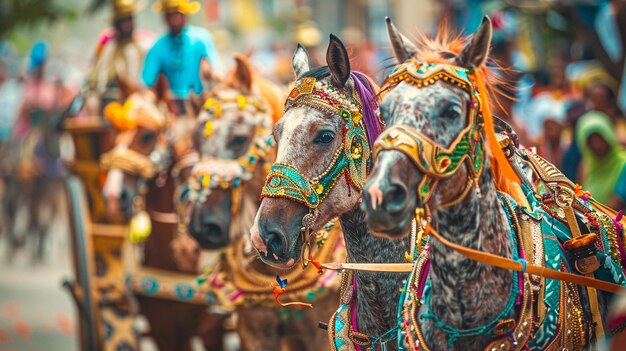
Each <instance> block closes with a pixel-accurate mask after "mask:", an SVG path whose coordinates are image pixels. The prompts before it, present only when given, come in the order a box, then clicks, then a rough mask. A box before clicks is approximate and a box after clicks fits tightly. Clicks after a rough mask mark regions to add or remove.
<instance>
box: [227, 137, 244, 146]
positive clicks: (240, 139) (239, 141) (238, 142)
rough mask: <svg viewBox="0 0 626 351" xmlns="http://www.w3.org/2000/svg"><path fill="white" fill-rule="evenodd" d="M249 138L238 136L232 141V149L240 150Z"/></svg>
mask: <svg viewBox="0 0 626 351" xmlns="http://www.w3.org/2000/svg"><path fill="white" fill-rule="evenodd" d="M246 140H248V138H247V137H246V136H245V135H237V136H235V137H234V138H233V139H232V140H231V141H230V145H229V146H230V147H231V148H239V147H242V146H243V145H244V144H245V143H246Z"/></svg>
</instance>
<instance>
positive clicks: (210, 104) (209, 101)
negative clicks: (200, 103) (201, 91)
mask: <svg viewBox="0 0 626 351" xmlns="http://www.w3.org/2000/svg"><path fill="white" fill-rule="evenodd" d="M215 102H216V101H215V99H214V98H210V99H206V101H205V102H204V108H205V109H207V110H208V109H211V108H213V106H215Z"/></svg>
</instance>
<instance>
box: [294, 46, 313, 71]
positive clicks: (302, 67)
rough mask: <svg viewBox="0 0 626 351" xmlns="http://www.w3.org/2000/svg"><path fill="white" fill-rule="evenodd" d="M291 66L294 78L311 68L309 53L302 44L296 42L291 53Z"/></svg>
mask: <svg viewBox="0 0 626 351" xmlns="http://www.w3.org/2000/svg"><path fill="white" fill-rule="evenodd" d="M291 66H292V67H293V71H294V72H295V73H296V78H297V77H300V76H301V75H302V74H303V73H305V72H308V71H310V70H311V65H310V64H309V54H307V52H306V49H305V48H304V46H302V45H300V44H298V47H297V48H296V51H295V52H294V53H293V58H292V59H291Z"/></svg>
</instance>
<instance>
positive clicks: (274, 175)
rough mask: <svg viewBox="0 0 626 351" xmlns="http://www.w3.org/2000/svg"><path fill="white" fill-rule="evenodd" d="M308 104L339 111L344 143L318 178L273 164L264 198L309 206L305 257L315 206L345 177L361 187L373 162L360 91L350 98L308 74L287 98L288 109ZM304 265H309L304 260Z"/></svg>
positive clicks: (304, 228) (304, 230)
mask: <svg viewBox="0 0 626 351" xmlns="http://www.w3.org/2000/svg"><path fill="white" fill-rule="evenodd" d="M296 106H306V107H312V108H315V109H318V110H321V111H323V112H325V113H327V114H339V116H341V117H342V119H343V135H342V143H341V145H340V146H339V147H338V148H337V150H336V151H335V154H334V156H333V158H332V160H331V162H330V164H329V165H328V166H327V167H326V169H325V170H324V171H323V172H322V173H321V174H318V175H317V176H315V177H312V178H309V177H307V176H305V175H304V174H303V173H302V172H301V171H300V170H298V169H297V168H296V167H295V166H293V165H290V164H286V163H274V164H273V165H272V166H271V167H270V170H269V174H268V176H267V180H266V182H265V186H264V187H263V190H262V192H261V198H265V197H268V198H285V199H289V200H292V201H296V202H298V203H301V204H303V205H305V206H306V207H308V209H309V213H307V214H306V215H305V216H304V217H303V218H302V229H301V235H302V242H303V247H302V257H303V258H306V257H309V253H310V251H311V240H310V237H311V235H312V234H313V230H312V227H313V225H314V223H315V220H316V218H317V211H316V209H317V208H318V206H319V205H320V204H321V203H322V202H323V201H324V199H326V197H327V196H328V194H330V192H331V190H332V189H333V187H334V186H335V184H337V181H339V179H340V178H341V177H342V176H343V177H345V180H346V182H347V183H348V185H349V186H350V185H352V186H354V187H355V188H356V189H358V190H361V188H362V187H363V184H364V183H365V180H366V177H367V172H368V170H369V165H370V155H371V152H370V146H369V143H368V141H367V134H366V129H365V124H364V121H363V115H362V114H361V102H360V101H359V97H358V94H355V96H354V97H353V98H350V99H349V98H347V97H346V94H345V92H343V91H342V90H341V89H339V88H336V87H334V86H332V85H329V84H326V83H324V82H318V81H317V80H316V79H315V78H312V77H305V78H301V79H299V80H298V81H296V84H295V87H294V88H293V90H292V91H291V93H290V94H289V96H288V97H287V102H286V105H285V109H288V108H291V107H296ZM302 264H303V266H304V267H306V266H307V265H308V261H307V260H306V259H303V260H302Z"/></svg>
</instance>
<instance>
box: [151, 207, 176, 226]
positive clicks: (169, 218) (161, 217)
mask: <svg viewBox="0 0 626 351" xmlns="http://www.w3.org/2000/svg"><path fill="white" fill-rule="evenodd" d="M148 214H149V215H150V218H151V219H152V220H153V221H155V222H159V223H165V224H177V223H178V214H176V212H160V211H156V210H152V209H148Z"/></svg>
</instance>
